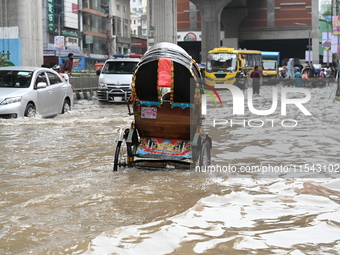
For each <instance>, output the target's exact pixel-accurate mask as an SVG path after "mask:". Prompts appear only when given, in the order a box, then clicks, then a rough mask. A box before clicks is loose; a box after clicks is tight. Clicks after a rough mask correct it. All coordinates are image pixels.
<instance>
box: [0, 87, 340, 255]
mask: <svg viewBox="0 0 340 255" xmlns="http://www.w3.org/2000/svg"><path fill="white" fill-rule="evenodd" d="M331 90H332V88H331V87H326V88H315V89H311V88H310V89H309V91H310V92H311V94H312V98H311V100H310V102H308V103H306V104H305V105H306V108H307V109H308V110H310V112H311V114H312V115H311V116H305V115H303V114H301V111H299V110H296V107H295V108H294V107H290V108H288V109H287V116H281V115H280V112H279V111H278V114H276V115H274V117H271V118H274V119H276V120H278V121H277V122H275V123H279V124H278V125H276V124H275V126H274V127H273V126H271V125H264V126H262V127H257V128H255V127H249V126H247V127H243V126H242V125H235V126H233V127H230V128H229V127H226V125H218V126H216V127H212V123H213V121H214V119H219V120H222V119H223V120H225V119H230V118H231V117H230V116H231V114H232V101H231V100H230V93H228V92H227V91H224V92H221V96H222V99H223V101H224V106H223V107H219V106H215V105H214V104H213V103H212V102H209V107H208V116H207V119H206V120H205V130H206V132H209V133H211V135H212V138H213V151H212V163H213V164H219V165H220V166H222V165H225V166H226V165H228V164H229V165H232V166H235V167H236V168H237V169H241V167H246V166H258V165H261V164H263V165H262V166H266V167H268V166H269V165H270V164H271V165H272V166H279V165H285V166H286V165H290V166H293V165H294V166H295V169H299V170H300V169H302V171H299V172H298V173H297V172H296V171H295V172H293V171H286V172H284V171H282V172H275V174H274V175H271V176H270V177H271V178H268V176H266V175H264V174H263V173H262V174H261V173H255V174H253V173H247V172H242V173H241V172H231V173H228V174H225V173H222V174H217V173H215V172H214V173H206V172H204V173H194V174H193V173H191V172H190V171H183V170H167V171H165V170H164V171H152V170H141V169H135V168H125V169H124V170H122V171H118V172H112V168H113V157H114V151H115V138H116V136H117V131H118V129H119V128H121V127H129V125H130V122H131V120H132V119H133V118H132V117H129V116H128V110H127V106H126V105H125V104H122V105H117V104H115V105H109V104H108V105H101V104H99V103H98V101H97V100H92V101H86V100H80V101H76V102H75V105H74V108H73V110H72V111H71V112H70V113H68V114H65V115H59V116H56V117H54V118H47V119H42V118H35V119H15V120H0V140H1V148H0V151H1V160H0V163H1V164H0V168H1V172H0V179H1V184H0V190H1V195H0V225H1V227H0V237H1V238H0V254H37V255H46V254H87V255H89V254H91V255H99V254H102V255H104V254H105V255H106V254H129V255H130V254H131V255H143V254H145V255H153V254H155V255H161V254H173V255H175V254H176V255H188V254H291V255H300V254H301V255H302V254H313V255H314V254H340V180H339V179H338V177H339V175H340V168H338V167H337V165H338V164H339V163H340V161H339V158H340V136H339V134H340V131H339V124H340V118H339V113H340V103H339V102H332V100H329V95H330V94H331ZM270 95H271V87H263V88H261V97H258V98H255V99H254V106H258V107H260V108H261V107H264V108H265V109H268V108H270V102H269V101H268V100H267V99H266V98H271V96H270ZM268 105H269V106H268ZM249 118H251V119H268V118H269V117H267V116H263V117H254V116H252V115H251V114H249V112H247V110H246V114H245V116H244V117H242V119H248V120H249ZM282 119H295V120H297V122H298V124H297V126H296V127H290V128H287V127H284V126H282V125H281V124H280V123H281V122H280V120H282ZM252 124H253V125H255V123H252ZM305 164H311V165H314V166H316V165H317V164H320V166H323V167H326V169H327V171H323V172H321V171H312V170H308V171H307V170H306V169H309V168H306V167H309V166H306V165H305ZM330 166H331V167H332V168H330ZM262 169H263V168H262ZM330 169H331V170H330Z"/></svg>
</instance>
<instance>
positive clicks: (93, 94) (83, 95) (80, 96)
mask: <svg viewBox="0 0 340 255" xmlns="http://www.w3.org/2000/svg"><path fill="white" fill-rule="evenodd" d="M94 98H97V91H86V92H74V93H73V99H74V100H84V99H85V100H93V99H94Z"/></svg>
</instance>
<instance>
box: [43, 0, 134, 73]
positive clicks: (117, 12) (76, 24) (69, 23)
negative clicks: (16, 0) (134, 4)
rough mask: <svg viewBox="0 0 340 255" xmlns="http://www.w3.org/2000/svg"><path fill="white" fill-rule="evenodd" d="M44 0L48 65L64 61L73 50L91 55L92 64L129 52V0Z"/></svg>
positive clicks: (44, 25) (45, 54) (76, 54)
mask: <svg viewBox="0 0 340 255" xmlns="http://www.w3.org/2000/svg"><path fill="white" fill-rule="evenodd" d="M42 1H43V3H42V6H43V27H44V29H43V38H44V44H43V45H44V64H45V65H46V66H53V65H54V64H56V63H60V62H61V60H60V58H65V57H67V55H68V54H69V53H71V52H72V53H73V54H74V55H75V56H76V57H84V58H87V60H88V62H89V63H92V67H93V64H94V63H95V62H96V61H100V60H105V59H107V58H108V57H110V56H111V55H113V54H126V53H128V52H129V49H130V47H131V28H130V1H129V0H42ZM90 60H92V61H90ZM85 68H86V67H85ZM91 69H92V68H91Z"/></svg>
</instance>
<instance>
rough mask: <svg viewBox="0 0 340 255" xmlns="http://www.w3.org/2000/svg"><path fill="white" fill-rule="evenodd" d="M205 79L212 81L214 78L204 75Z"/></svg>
mask: <svg viewBox="0 0 340 255" xmlns="http://www.w3.org/2000/svg"><path fill="white" fill-rule="evenodd" d="M204 78H205V79H206V80H208V81H214V79H212V78H210V77H204Z"/></svg>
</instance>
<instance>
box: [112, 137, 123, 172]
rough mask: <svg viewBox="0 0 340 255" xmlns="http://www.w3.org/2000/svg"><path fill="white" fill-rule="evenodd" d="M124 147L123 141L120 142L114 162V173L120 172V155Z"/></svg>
mask: <svg viewBox="0 0 340 255" xmlns="http://www.w3.org/2000/svg"><path fill="white" fill-rule="evenodd" d="M121 146H122V141H118V143H117V146H116V153H115V159H114V161H113V171H114V172H116V171H117V170H118V165H119V154H120V147H121Z"/></svg>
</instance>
